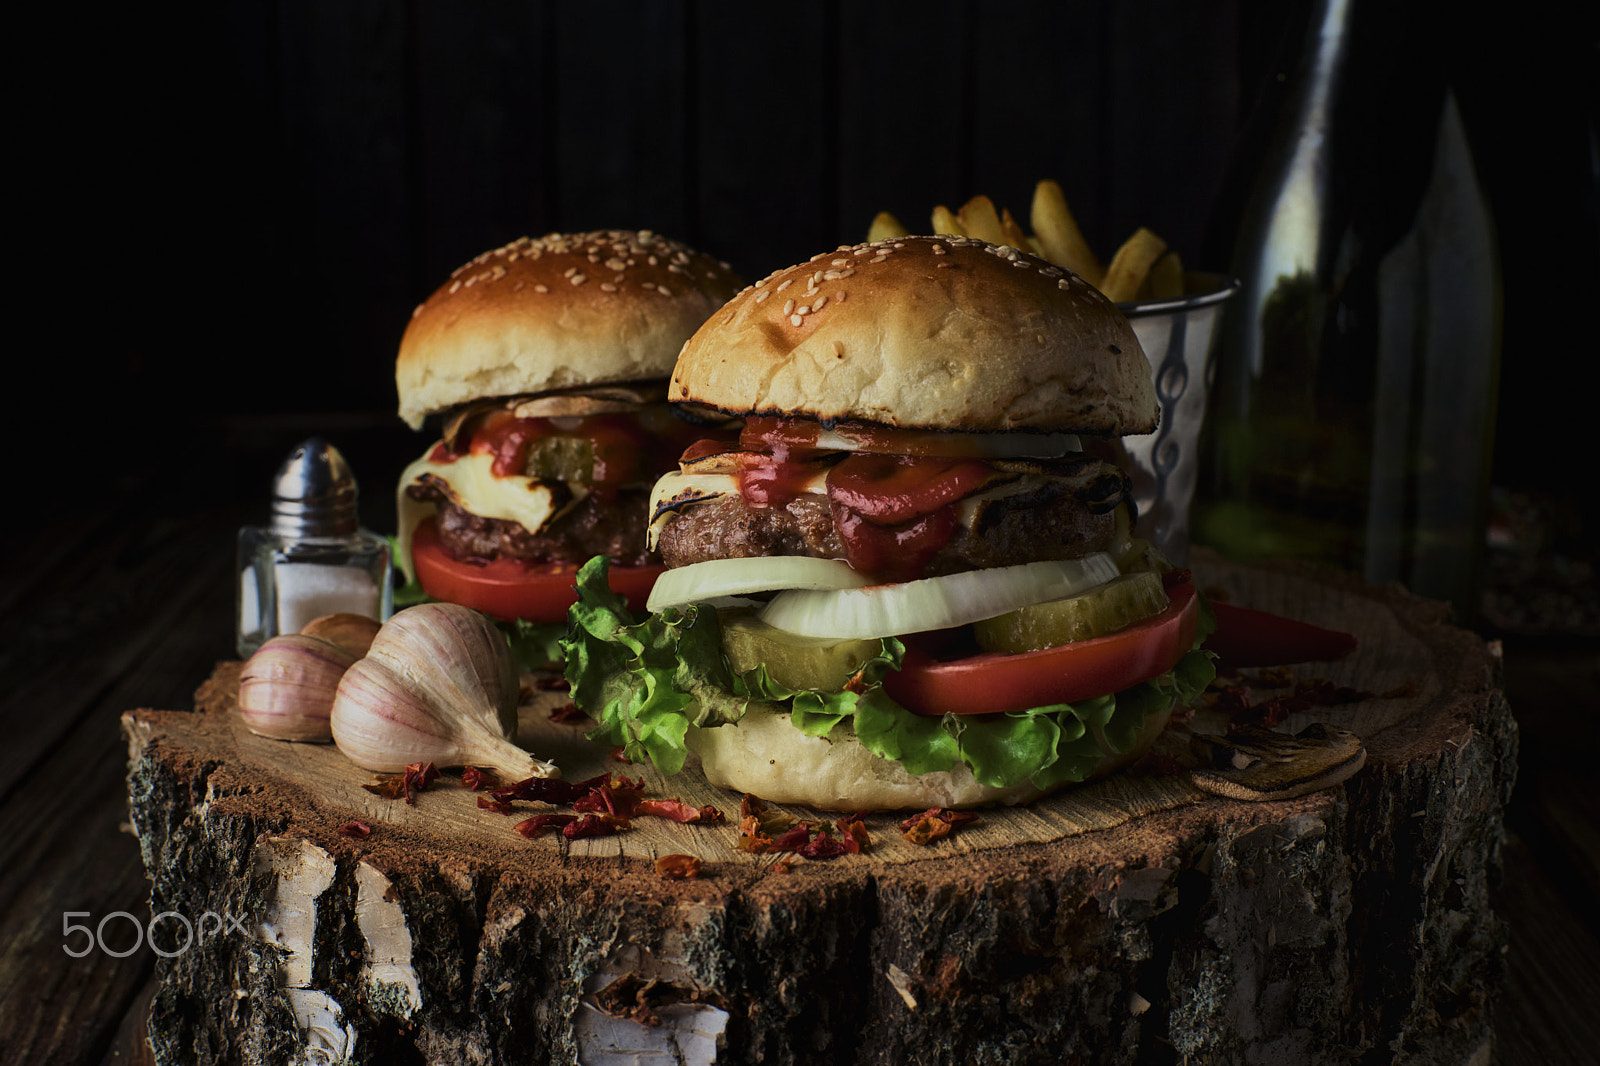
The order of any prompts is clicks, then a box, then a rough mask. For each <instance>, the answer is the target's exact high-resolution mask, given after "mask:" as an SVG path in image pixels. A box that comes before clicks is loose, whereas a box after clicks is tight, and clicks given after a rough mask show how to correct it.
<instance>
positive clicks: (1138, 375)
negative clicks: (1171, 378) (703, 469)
mask: <svg viewBox="0 0 1600 1066" xmlns="http://www.w3.org/2000/svg"><path fill="white" fill-rule="evenodd" d="M669 396H670V398H671V399H673V400H676V401H684V402H692V403H699V404H704V405H706V406H709V407H714V408H717V409H719V410H722V411H726V412H728V413H730V414H737V415H751V414H800V415H809V416H811V417H814V418H817V419H819V420H822V421H824V422H831V421H834V420H839V419H858V420H863V421H869V422H877V423H882V424H884V425H889V426H896V427H901V428H906V429H936V430H957V431H964V432H996V431H1002V432H1003V431H1009V430H1039V431H1049V432H1063V433H1091V434H1103V435H1122V434H1129V433H1150V432H1152V431H1154V429H1155V427H1156V423H1157V420H1158V418H1159V415H1160V406H1159V403H1158V401H1157V399H1156V392H1155V386H1154V384H1153V383H1152V380H1151V372H1150V366H1149V363H1148V362H1147V361H1146V359H1145V356H1144V352H1143V350H1142V349H1141V348H1140V347H1139V341H1138V339H1137V338H1136V337H1135V336H1134V333H1133V329H1132V327H1130V326H1129V325H1128V322H1127V319H1125V318H1124V317H1123V316H1122V313H1121V312H1120V311H1118V310H1117V308H1116V305H1115V304H1113V303H1111V301H1109V300H1107V299H1106V298H1105V297H1104V296H1102V295H1101V294H1100V293H1099V292H1098V291H1097V290H1096V289H1095V288H1094V287H1093V286H1092V285H1090V284H1088V283H1087V282H1085V281H1084V280H1083V279H1081V278H1079V277H1078V276H1077V275H1076V274H1073V273H1071V272H1070V271H1067V270H1064V269H1063V268H1061V267H1058V266H1055V265H1053V264H1051V263H1049V262H1047V261H1045V260H1043V259H1039V258H1037V257H1035V256H1032V255H1029V254H1027V253H1025V252H1019V251H1017V250H1015V249H1013V248H1008V247H1005V246H996V245H991V244H986V243H984V242H982V241H978V240H973V239H971V238H965V237H901V238H896V239H893V240H887V241H878V242H875V243H872V244H860V245H856V246H855V247H853V248H852V247H841V248H840V249H839V250H838V251H837V252H831V253H824V254H822V255H818V256H813V257H812V258H811V259H810V260H809V261H807V262H805V263H801V264H799V265H798V266H793V267H790V268H788V269H787V270H780V271H778V272H776V273H774V274H772V275H770V276H769V277H767V278H764V279H762V280H761V281H759V282H757V283H756V284H754V285H752V286H750V287H748V288H746V289H745V290H744V291H743V292H741V293H739V295H737V296H736V297H734V298H733V299H732V300H731V301H729V302H728V304H727V305H726V306H725V307H724V308H723V309H722V310H720V311H718V312H717V313H716V314H714V315H713V316H712V317H711V318H710V319H709V320H708V321H707V322H706V323H705V325H703V326H701V327H700V329H699V330H698V331H697V332H696V333H695V334H694V336H693V337H691V338H690V339H689V342H688V343H687V344H685V345H684V347H683V353H682V354H681V355H680V356H679V358H678V364H677V367H676V369H675V370H674V371H673V376H672V382H671V385H670V386H669Z"/></svg>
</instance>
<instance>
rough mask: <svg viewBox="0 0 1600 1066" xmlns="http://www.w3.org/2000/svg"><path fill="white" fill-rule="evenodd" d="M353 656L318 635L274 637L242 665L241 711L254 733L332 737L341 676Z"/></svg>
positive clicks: (278, 736)
mask: <svg viewBox="0 0 1600 1066" xmlns="http://www.w3.org/2000/svg"><path fill="white" fill-rule="evenodd" d="M355 661H356V656H354V655H352V654H351V653H350V652H349V651H347V650H346V649H344V648H342V647H340V646H339V645H337V644H334V643H332V642H330V641H326V640H323V639H322V638H320V637H311V636H305V635H303V634H299V633H286V634H282V635H280V636H276V637H273V638H271V639H270V640H268V641H266V642H265V643H264V644H262V645H261V647H260V648H258V649H256V653H255V654H254V655H252V656H250V658H249V660H248V661H246V662H245V664H244V669H243V670H241V671H240V674H239V701H238V702H239V717H240V718H242V719H243V720H244V724H245V725H246V727H248V728H249V730H250V731H251V732H252V733H256V734H258V735H260V736H264V737H271V738H273V739H274V740H302V741H327V740H330V739H332V737H333V731H332V725H331V721H332V714H333V701H334V696H335V694H336V693H337V691H338V688H339V680H340V678H341V677H343V676H344V673H345V671H346V670H348V669H349V668H350V667H351V666H352V665H353V664H354V663H355Z"/></svg>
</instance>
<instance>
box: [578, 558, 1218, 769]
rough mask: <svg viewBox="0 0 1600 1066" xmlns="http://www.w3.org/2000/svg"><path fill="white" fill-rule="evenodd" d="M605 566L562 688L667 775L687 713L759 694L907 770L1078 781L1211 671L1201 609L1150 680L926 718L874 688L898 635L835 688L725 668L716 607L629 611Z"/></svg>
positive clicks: (897, 649)
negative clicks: (1182, 650) (1177, 650)
mask: <svg viewBox="0 0 1600 1066" xmlns="http://www.w3.org/2000/svg"><path fill="white" fill-rule="evenodd" d="M605 574H606V560H605V559H604V558H603V557H600V558H596V559H592V560H590V561H589V562H588V563H586V564H585V565H584V567H583V568H582V569H581V570H580V571H579V572H578V583H577V585H578V597H579V598H578V603H577V604H576V605H574V606H573V608H572V611H571V614H570V625H569V627H568V635H567V637H566V638H565V639H564V640H563V641H562V642H561V647H562V650H563V651H564V652H565V655H566V661H567V667H566V674H567V680H568V681H569V682H571V684H572V698H573V700H574V702H576V703H577V705H578V706H579V707H580V708H582V709H583V710H584V711H585V712H586V713H588V714H589V716H590V717H591V718H593V719H594V720H595V721H596V722H598V723H599V725H598V726H597V727H596V728H595V729H594V731H593V732H591V733H590V734H589V738H590V739H591V740H595V741H599V742H602V743H608V744H612V745H622V746H623V748H624V751H625V753H626V754H627V756H628V758H630V759H635V760H642V759H644V758H649V759H650V760H651V762H653V763H654V764H655V766H656V768H657V769H659V770H660V771H661V772H662V773H665V774H675V773H677V772H678V771H679V770H681V769H682V768H683V763H684V760H685V758H686V756H687V754H688V749H687V747H686V745H685V741H684V737H685V734H686V733H687V731H688V726H689V724H690V723H693V724H694V725H697V726H718V725H725V724H728V723H731V722H736V721H738V720H739V719H740V718H741V717H743V716H744V713H745V710H746V708H747V707H748V705H749V703H750V701H751V700H763V701H769V702H772V703H775V704H778V705H780V706H781V707H783V708H784V709H786V710H788V711H789V712H790V715H791V719H790V720H791V723H792V724H793V725H794V727H795V728H797V729H799V730H800V731H801V732H802V733H804V734H806V735H807V736H813V737H825V736H828V735H829V734H830V733H832V732H833V730H835V729H836V728H838V727H840V726H841V725H848V727H849V728H852V729H854V731H855V734H856V737H857V738H858V739H859V740H860V741H861V743H862V745H863V746H864V747H865V748H866V749H867V750H868V751H871V752H873V753H874V754H877V755H880V756H883V757H884V758H886V759H893V760H895V761H897V762H899V763H901V764H903V765H904V766H905V767H906V769H907V770H908V771H910V772H911V773H914V774H924V773H931V772H934V771H940V770H949V769H951V768H952V767H953V766H955V765H956V763H957V762H958V761H959V762H964V763H966V764H967V765H968V766H969V767H971V769H972V772H973V775H974V776H975V777H976V778H977V779H978V780H979V781H980V782H982V783H983V784H986V785H993V786H998V787H1009V786H1011V785H1018V784H1021V783H1023V782H1024V781H1031V782H1032V783H1033V784H1034V785H1036V786H1038V787H1041V788H1048V787H1051V786H1053V785H1057V784H1062V783H1067V782H1075V781H1082V780H1084V779H1085V778H1086V777H1088V776H1089V774H1091V773H1092V772H1093V771H1094V770H1095V769H1096V768H1097V767H1098V766H1099V765H1100V764H1101V762H1102V760H1103V759H1104V758H1105V754H1106V751H1108V750H1109V751H1110V752H1113V753H1122V752H1126V751H1128V750H1129V747H1130V745H1132V744H1133V743H1134V742H1135V740H1136V738H1137V737H1138V736H1139V734H1140V733H1141V732H1142V731H1143V729H1144V727H1145V723H1146V722H1147V721H1148V720H1149V718H1150V716H1151V715H1156V714H1164V713H1165V712H1166V711H1167V710H1168V709H1169V708H1170V707H1172V706H1173V705H1174V703H1175V702H1176V703H1177V704H1179V705H1181V704H1184V703H1188V702H1191V701H1193V700H1194V699H1195V698H1197V697H1198V696H1199V694H1200V693H1201V692H1202V691H1204V689H1205V687H1206V685H1207V684H1209V683H1210V681H1211V679H1212V677H1213V676H1215V672H1216V671H1215V669H1214V667H1213V666H1212V656H1211V655H1210V653H1208V652H1202V651H1200V650H1199V647H1200V644H1201V642H1203V641H1204V639H1205V638H1206V636H1207V635H1209V634H1210V632H1211V630H1212V628H1213V625H1214V623H1213V621H1212V619H1211V615H1210V611H1209V610H1208V609H1205V608H1204V606H1202V611H1201V617H1200V624H1199V625H1198V627H1197V629H1196V636H1195V644H1194V648H1193V649H1192V650H1190V651H1189V652H1188V653H1187V654H1186V655H1185V656H1184V657H1183V658H1182V659H1181V660H1179V662H1178V664H1177V665H1176V666H1174V667H1173V669H1172V670H1170V671H1168V672H1167V673H1165V674H1162V675H1161V676H1159V677H1155V678H1152V679H1150V680H1149V681H1145V682H1142V683H1141V684H1138V685H1134V686H1133V687H1131V688H1129V689H1126V690H1124V691H1122V692H1119V693H1115V694H1113V695H1106V696H1100V697H1097V698H1096V699H1093V700H1085V701H1082V702H1080V703H1077V704H1056V705H1053V706H1048V707H1034V708H1030V709H1029V710H1026V711H1017V712H1012V713H1006V714H993V715H946V716H944V717H943V718H942V719H941V718H930V717H925V716H923V715H919V714H913V713H912V712H910V711H908V710H906V709H905V708H904V707H901V706H900V705H899V704H898V703H896V702H895V701H894V700H892V699H890V698H889V697H888V695H886V694H885V693H884V691H883V686H882V683H881V682H882V679H883V677H884V675H885V674H887V673H888V672H889V671H890V670H895V669H899V666H900V663H901V661H902V659H903V657H904V654H905V648H904V645H902V644H901V643H900V641H898V640H895V639H893V638H889V639H885V640H884V641H882V643H881V646H880V650H879V652H878V654H877V655H875V656H873V657H872V658H870V659H868V660H867V661H866V662H865V663H864V664H863V665H862V668H861V670H860V672H859V673H858V674H857V675H856V677H855V678H854V679H852V682H851V684H850V686H849V687H848V688H847V689H846V690H845V691H843V692H819V691H814V690H809V689H801V690H795V689H790V688H786V687H785V686H783V685H780V684H778V683H777V682H775V681H773V680H772V678H771V677H769V676H768V675H767V672H766V669H765V667H761V666H758V667H756V668H755V669H754V670H750V671H747V672H746V673H744V674H743V675H742V676H734V675H733V673H732V671H731V670H730V669H729V667H728V664H727V660H726V658H725V657H724V656H723V654H722V632H721V625H720V624H719V623H718V621H717V613H716V611H715V609H713V608H711V607H708V606H704V605H694V606H689V607H685V608H682V609H677V608H671V609H668V610H665V611H662V612H660V613H659V614H655V615H651V616H647V617H645V618H644V619H643V620H636V619H635V618H634V616H633V615H632V613H631V612H629V610H628V608H627V606H626V604H624V603H623V601H622V598H621V597H620V596H617V595H616V594H615V593H613V592H612V591H611V590H610V588H608V587H607V585H606V579H605ZM1202 603H1203V601H1202Z"/></svg>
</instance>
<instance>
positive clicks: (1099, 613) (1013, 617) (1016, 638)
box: [972, 571, 1168, 653]
mask: <svg viewBox="0 0 1600 1066" xmlns="http://www.w3.org/2000/svg"><path fill="white" fill-rule="evenodd" d="M1167 602H1168V601H1167V593H1166V590H1165V589H1164V588H1162V586H1161V575H1160V574H1157V573H1154V572H1151V571H1143V572H1141V573H1136V574H1124V575H1122V576H1121V577H1118V578H1114V579H1112V580H1111V581H1107V582H1106V583H1105V584H1103V585H1097V586H1095V587H1094V588H1092V589H1090V590H1089V591H1088V592H1085V593H1083V594H1081V595H1078V596H1071V597H1068V598H1067V599H1064V600H1051V601H1050V602H1049V603H1038V604H1034V605H1033V606H1031V607H1022V608H1019V609H1018V610H1015V611H1009V612H1007V613H1006V614H1002V615H997V616H995V617H994V618H986V619H984V620H983V621H981V622H974V623H973V626H972V628H973V634H974V636H976V637H977V640H978V646H979V647H981V648H983V649H984V650H985V651H1000V652H1010V653H1016V652H1024V651H1039V650H1041V649H1043V648H1053V647H1055V646H1056V645H1058V644H1066V643H1068V642H1069V641H1074V640H1089V639H1090V638H1092V637H1103V636H1105V635H1106V634H1108V633H1115V632H1116V631H1117V630H1119V629H1126V628H1128V627H1129V626H1131V625H1133V624H1134V623H1135V622H1138V621H1140V620H1142V619H1145V618H1148V617H1150V616H1151V615H1153V614H1157V613H1159V612H1160V611H1163V610H1165V609H1166V606H1167Z"/></svg>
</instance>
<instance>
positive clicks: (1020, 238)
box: [1000, 207, 1044, 255]
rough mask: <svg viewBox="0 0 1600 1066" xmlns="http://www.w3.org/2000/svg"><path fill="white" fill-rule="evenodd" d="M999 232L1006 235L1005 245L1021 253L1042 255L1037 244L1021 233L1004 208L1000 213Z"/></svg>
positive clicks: (1009, 212) (1020, 229) (1008, 210)
mask: <svg viewBox="0 0 1600 1066" xmlns="http://www.w3.org/2000/svg"><path fill="white" fill-rule="evenodd" d="M1000 231H1001V232H1002V233H1004V234H1005V235H1006V243H1007V244H1009V245H1011V247H1013V248H1015V249H1017V250H1018V251H1021V252H1032V253H1033V254H1034V255H1043V254H1044V253H1043V252H1041V251H1039V243H1038V242H1037V241H1035V240H1034V239H1033V238H1032V237H1030V236H1028V235H1027V234H1026V233H1024V232H1023V231H1022V227H1021V226H1020V225H1018V224H1017V220H1016V219H1014V218H1012V217H1011V209H1010V208H1009V207H1008V208H1004V209H1002V210H1001V212H1000Z"/></svg>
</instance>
